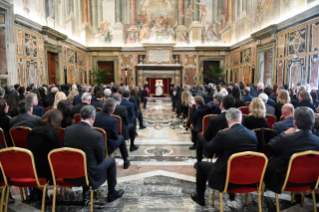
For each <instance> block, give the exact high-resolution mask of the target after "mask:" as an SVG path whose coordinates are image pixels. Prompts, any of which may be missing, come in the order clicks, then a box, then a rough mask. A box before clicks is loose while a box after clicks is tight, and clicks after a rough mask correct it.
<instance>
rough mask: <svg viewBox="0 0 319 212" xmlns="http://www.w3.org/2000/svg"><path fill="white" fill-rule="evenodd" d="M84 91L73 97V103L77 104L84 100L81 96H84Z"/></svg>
mask: <svg viewBox="0 0 319 212" xmlns="http://www.w3.org/2000/svg"><path fill="white" fill-rule="evenodd" d="M82 94H83V93H82V92H81V93H79V95H76V96H75V97H74V99H73V105H77V104H80V103H81V102H82V101H81V98H82Z"/></svg>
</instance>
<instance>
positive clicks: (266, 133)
mask: <svg viewBox="0 0 319 212" xmlns="http://www.w3.org/2000/svg"><path fill="white" fill-rule="evenodd" d="M253 131H254V132H255V133H256V137H257V140H258V152H261V153H264V154H265V155H266V156H267V157H268V158H269V157H270V153H269V152H268V150H267V148H266V144H267V143H268V142H269V141H270V140H271V139H273V138H274V137H275V136H276V132H275V131H274V130H273V129H269V128H258V129H253Z"/></svg>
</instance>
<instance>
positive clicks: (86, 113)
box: [80, 105, 96, 120]
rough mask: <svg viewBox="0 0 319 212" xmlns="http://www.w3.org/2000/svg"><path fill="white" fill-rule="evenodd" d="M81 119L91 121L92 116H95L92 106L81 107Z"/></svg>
mask: <svg viewBox="0 0 319 212" xmlns="http://www.w3.org/2000/svg"><path fill="white" fill-rule="evenodd" d="M80 113H81V119H83V120H86V119H91V118H93V116H95V115H96V109H95V107H94V106H92V105H85V106H84V107H82V109H81V111H80Z"/></svg>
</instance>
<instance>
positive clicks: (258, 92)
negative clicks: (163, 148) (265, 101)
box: [256, 89, 264, 96]
mask: <svg viewBox="0 0 319 212" xmlns="http://www.w3.org/2000/svg"><path fill="white" fill-rule="evenodd" d="M263 91H264V89H260V90H259V91H257V92H256V94H257V96H259V94H261V93H262V92H263Z"/></svg>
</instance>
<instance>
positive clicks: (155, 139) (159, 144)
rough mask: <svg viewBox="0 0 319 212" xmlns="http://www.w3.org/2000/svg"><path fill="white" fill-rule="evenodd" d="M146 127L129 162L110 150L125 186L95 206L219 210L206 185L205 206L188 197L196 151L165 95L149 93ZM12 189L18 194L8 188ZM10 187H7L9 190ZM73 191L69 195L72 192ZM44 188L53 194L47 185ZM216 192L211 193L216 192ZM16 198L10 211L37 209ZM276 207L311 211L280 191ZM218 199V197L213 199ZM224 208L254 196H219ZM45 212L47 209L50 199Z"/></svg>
mask: <svg viewBox="0 0 319 212" xmlns="http://www.w3.org/2000/svg"><path fill="white" fill-rule="evenodd" d="M143 115H144V120H145V125H147V128H146V129H144V130H138V133H139V136H138V137H137V139H136V144H137V145H139V146H140V148H139V149H138V150H137V151H134V152H132V153H130V160H131V164H132V165H131V167H130V168H129V169H128V170H124V169H123V160H122V159H121V158H120V153H119V152H118V151H116V152H115V158H116V161H117V179H118V185H117V189H124V190H125V194H124V196H123V197H122V198H121V199H119V200H117V201H115V202H113V203H111V204H108V203H106V204H104V206H103V208H98V207H97V206H96V207H95V209H94V211H110V212H111V211H112V212H113V211H114V212H115V211H116V212H121V211H132V212H135V211H138V212H144V211H145V212H146V211H147V212H153V211H154V212H155V211H156V212H157V211H165V212H166V211H176V212H182V211H183V212H184V211H185V212H193V211H194V212H195V211H196V212H197V211H198V212H199V211H214V212H215V211H219V201H216V203H215V206H211V205H210V204H211V193H210V189H208V190H207V192H206V199H207V200H206V204H207V206H205V207H201V206H198V205H196V204H195V203H194V202H193V201H192V200H191V199H190V197H189V196H190V193H191V192H193V191H194V188H195V170H194V168H193V164H194V162H195V152H194V151H190V150H189V149H188V147H189V146H190V145H191V141H190V134H189V133H187V132H185V131H184V130H183V129H182V127H181V122H180V120H178V119H176V117H175V116H174V114H173V113H172V111H171V103H170V99H169V98H158V99H156V98H151V99H150V100H149V102H148V108H147V109H146V110H145V111H143ZM106 188H107V185H106V184H104V185H103V186H102V187H101V189H100V194H101V198H100V199H99V200H98V201H100V202H103V199H105V196H106ZM12 190H14V192H12V193H13V194H18V193H17V192H16V189H15V188H13V189H12ZM12 190H11V191H12ZM73 191H75V193H76V196H74V192H73ZM73 191H72V192H69V198H70V200H77V199H81V189H80V188H76V189H73ZM49 193H53V192H52V189H50V190H49ZM217 195H218V192H216V197H218V196H217ZM274 196H275V195H274V193H272V192H266V193H265V197H266V198H265V199H264V201H263V211H269V212H272V211H275V201H274ZM14 198H15V199H16V202H15V203H14V204H10V205H9V211H40V210H39V208H40V207H39V206H40V202H30V201H25V202H21V199H20V195H14ZM279 198H280V207H281V210H282V211H285V212H299V211H300V212H311V211H313V206H312V201H311V200H309V199H306V200H305V205H304V207H300V205H292V204H291V203H290V194H287V193H284V194H282V195H279ZM216 200H218V198H216ZM223 200H224V201H223V204H224V207H223V208H224V211H232V212H234V211H236V212H237V211H238V212H244V211H247V212H248V211H249V212H250V211H257V203H256V201H257V195H256V194H254V193H252V194H250V195H249V198H248V204H247V206H245V207H244V206H243V202H244V196H243V195H237V196H236V200H235V201H229V200H228V196H227V195H224V196H223ZM46 211H51V204H50V202H48V203H47V207H46ZM56 211H61V212H62V211H68V212H72V211H89V208H88V207H79V206H68V207H67V206H58V207H57V209H56Z"/></svg>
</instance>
